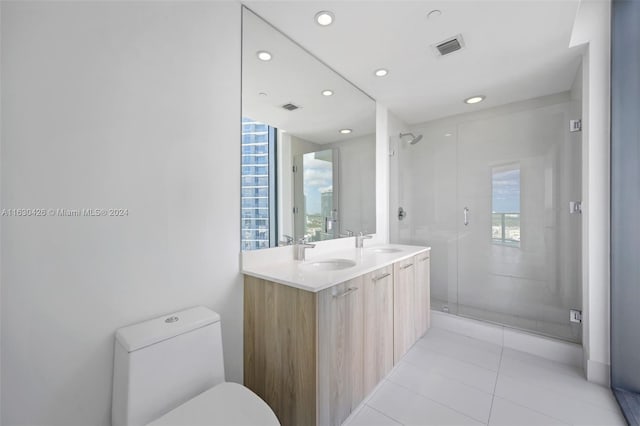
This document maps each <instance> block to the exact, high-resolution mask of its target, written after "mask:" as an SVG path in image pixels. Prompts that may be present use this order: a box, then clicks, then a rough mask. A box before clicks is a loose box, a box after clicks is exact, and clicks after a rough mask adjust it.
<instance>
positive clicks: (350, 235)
mask: <svg viewBox="0 0 640 426" xmlns="http://www.w3.org/2000/svg"><path fill="white" fill-rule="evenodd" d="M344 237H353V231H350V230H348V229H347V230H345V232H344V234H340V238H344Z"/></svg>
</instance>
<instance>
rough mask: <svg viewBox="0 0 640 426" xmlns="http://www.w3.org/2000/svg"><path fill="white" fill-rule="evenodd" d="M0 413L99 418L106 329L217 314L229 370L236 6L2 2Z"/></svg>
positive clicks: (237, 353)
mask: <svg viewBox="0 0 640 426" xmlns="http://www.w3.org/2000/svg"><path fill="white" fill-rule="evenodd" d="M1 7H2V88H3V89H4V90H3V91H2V123H3V127H2V153H1V155H2V157H1V158H2V170H1V171H2V176H1V181H2V188H1V193H2V206H3V207H4V208H70V209H75V208H126V209H128V211H129V215H128V216H127V217H98V218H96V217H21V218H18V217H13V218H6V217H5V218H3V222H2V229H3V234H2V254H1V255H2V265H1V267H2V277H1V278H2V284H3V286H2V348H3V352H2V371H3V373H4V375H3V377H2V422H3V424H5V425H13V424H48V425H108V424H110V405H111V379H112V377H111V376H112V358H113V355H112V354H113V343H114V339H113V337H114V331H115V330H116V329H117V328H119V327H122V326H125V325H128V324H131V323H134V322H138V321H141V320H145V319H148V318H152V317H155V316H158V315H161V314H165V313H168V312H171V311H174V310H178V309H182V308H186V307H189V306H193V305H199V304H203V305H206V306H209V307H211V308H213V309H214V310H216V311H218V312H219V313H220V314H221V315H222V327H223V339H224V345H225V366H226V371H227V378H228V379H230V380H233V381H241V380H242V284H241V279H240V275H239V256H238V254H239V251H240V247H239V244H240V241H239V235H240V234H239V232H240V186H239V181H238V179H239V176H240V161H239V160H238V158H239V152H240V4H239V3H235V2H138V3H126V2H104V3H97V2H86V3H83V2H64V3H63V2H15V3H13V2H2V6H1Z"/></svg>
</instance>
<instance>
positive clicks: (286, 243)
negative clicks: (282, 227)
mask: <svg viewBox="0 0 640 426" xmlns="http://www.w3.org/2000/svg"><path fill="white" fill-rule="evenodd" d="M282 238H283V239H282V240H281V241H279V242H278V245H279V246H290V245H293V237H290V236H289V235H287V234H282Z"/></svg>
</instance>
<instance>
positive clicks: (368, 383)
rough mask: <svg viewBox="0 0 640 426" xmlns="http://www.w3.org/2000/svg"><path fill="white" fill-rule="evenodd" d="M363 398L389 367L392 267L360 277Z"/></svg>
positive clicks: (391, 329)
mask: <svg viewBox="0 0 640 426" xmlns="http://www.w3.org/2000/svg"><path fill="white" fill-rule="evenodd" d="M362 285H363V290H364V395H365V396H366V395H368V394H369V393H370V392H371V391H372V390H373V389H374V388H375V387H376V385H377V384H378V383H380V381H382V380H383V379H384V378H385V376H386V375H387V374H388V373H389V372H390V371H391V369H392V368H393V266H392V265H389V266H387V267H385V268H381V269H378V270H377V271H374V272H370V273H368V274H366V275H364V277H363V283H362Z"/></svg>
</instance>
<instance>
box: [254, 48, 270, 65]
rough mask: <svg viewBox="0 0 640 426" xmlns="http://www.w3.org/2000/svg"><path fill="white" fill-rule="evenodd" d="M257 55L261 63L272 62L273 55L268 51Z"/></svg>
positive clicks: (260, 51)
mask: <svg viewBox="0 0 640 426" xmlns="http://www.w3.org/2000/svg"><path fill="white" fill-rule="evenodd" d="M256 55H258V59H260V60H261V61H265V62H266V61H270V60H271V53H269V52H267V51H266V50H259V51H258V53H256Z"/></svg>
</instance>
